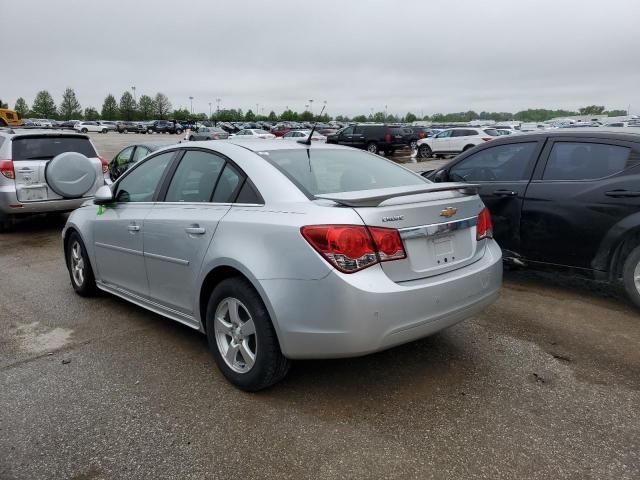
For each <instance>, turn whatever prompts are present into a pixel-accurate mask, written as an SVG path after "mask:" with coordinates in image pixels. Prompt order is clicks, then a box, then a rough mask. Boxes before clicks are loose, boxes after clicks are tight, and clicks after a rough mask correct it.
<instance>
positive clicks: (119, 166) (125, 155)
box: [107, 140, 175, 184]
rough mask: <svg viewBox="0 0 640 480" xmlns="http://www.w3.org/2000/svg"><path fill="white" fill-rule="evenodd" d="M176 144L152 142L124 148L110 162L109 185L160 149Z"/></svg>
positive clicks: (167, 141)
mask: <svg viewBox="0 0 640 480" xmlns="http://www.w3.org/2000/svg"><path fill="white" fill-rule="evenodd" d="M174 144H175V142H172V141H170V140H166V141H162V140H160V141H157V142H153V141H152V142H145V143H138V144H135V145H129V146H128V147H125V148H123V149H122V150H120V151H119V152H118V153H117V154H116V155H115V156H114V157H113V158H112V159H111V161H110V162H109V181H107V183H108V184H109V183H111V182H115V181H116V180H117V179H118V178H120V176H121V175H122V174H123V173H124V172H126V171H127V170H128V169H129V168H130V167H131V166H132V165H134V164H136V163H138V162H139V161H140V160H142V159H143V158H145V157H146V156H147V155H149V154H150V153H151V152H155V151H156V150H159V149H160V148H164V147H167V146H169V145H174Z"/></svg>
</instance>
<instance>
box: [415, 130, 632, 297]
mask: <svg viewBox="0 0 640 480" xmlns="http://www.w3.org/2000/svg"><path fill="white" fill-rule="evenodd" d="M425 176H426V177H427V178H428V179H430V180H433V181H436V182H444V181H454V182H470V183H474V184H478V185H479V186H480V187H479V189H480V196H481V197H482V200H483V201H484V203H485V204H486V206H487V207H488V208H489V210H490V211H491V215H492V218H493V225H494V236H495V238H496V240H497V241H498V243H499V244H500V246H501V247H502V249H503V253H504V257H505V261H507V262H510V263H513V264H516V265H519V266H532V267H538V268H541V267H545V268H547V267H550V268H561V269H565V270H566V269H569V270H570V271H572V272H576V273H582V274H586V275H588V276H590V277H592V278H595V279H598V280H605V281H608V282H611V283H613V284H621V285H623V286H624V289H625V290H626V292H627V294H628V296H629V298H630V299H631V300H632V301H633V302H634V303H635V304H636V305H638V306H640V134H637V133H636V134H634V133H629V132H628V130H627V129H625V130H622V129H620V130H619V131H615V130H606V129H589V130H585V131H578V130H553V131H544V132H539V133H530V134H522V135H510V136H505V137H499V138H497V139H496V140H493V141H491V142H489V143H486V144H482V145H479V146H477V147H475V148H473V149H471V150H468V151H466V152H464V153H462V154H461V155H459V156H458V157H456V158H455V159H454V160H453V161H452V162H450V163H448V164H447V165H446V166H444V167H442V168H439V169H437V170H434V171H432V172H429V173H428V174H425Z"/></svg>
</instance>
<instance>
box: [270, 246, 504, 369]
mask: <svg viewBox="0 0 640 480" xmlns="http://www.w3.org/2000/svg"><path fill="white" fill-rule="evenodd" d="M260 285H261V287H262V288H263V290H264V293H265V295H266V297H267V299H268V303H269V305H270V309H271V313H272V315H273V317H274V320H275V324H276V329H277V330H278V338H279V340H280V346H281V348H282V351H283V353H284V355H285V356H287V357H289V358H338V357H350V356H358V355H364V354H367V353H372V352H376V351H379V350H384V349H387V348H390V347H393V346H395V345H400V344H403V343H407V342H411V341H413V340H417V339H420V338H423V337H426V336H428V335H431V334H433V333H435V332H438V331H440V330H442V329H445V328H447V327H450V326H451V325H454V324H456V323H458V322H460V321H462V320H465V319H466V318H469V317H471V316H473V315H475V314H477V313H479V312H481V311H482V310H484V309H485V308H486V307H487V306H488V305H490V304H491V303H493V302H494V301H495V300H496V299H497V298H498V295H499V292H500V288H501V286H502V252H501V251H500V247H498V245H497V244H496V243H495V242H494V241H490V242H488V243H487V246H486V250H485V254H484V256H483V257H482V259H480V260H478V261H477V262H475V263H473V264H471V265H468V266H466V267H463V268H461V269H458V270H455V271H453V272H448V273H445V274H442V275H437V276H434V277H431V278H427V279H422V280H416V281H411V282H404V283H395V282H393V281H391V280H390V279H389V278H388V277H387V276H386V275H385V273H384V272H383V271H382V269H381V268H380V266H379V265H376V266H374V267H370V268H368V269H366V270H363V271H361V272H358V273H356V274H351V275H346V274H341V273H338V272H336V271H333V272H332V273H330V274H329V275H327V276H326V277H325V278H323V279H321V280H311V281H305V280H280V279H279V280H262V281H260Z"/></svg>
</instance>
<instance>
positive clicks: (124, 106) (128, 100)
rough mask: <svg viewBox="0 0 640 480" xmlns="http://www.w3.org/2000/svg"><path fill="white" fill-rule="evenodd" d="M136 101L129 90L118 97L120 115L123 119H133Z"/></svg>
mask: <svg viewBox="0 0 640 480" xmlns="http://www.w3.org/2000/svg"><path fill="white" fill-rule="evenodd" d="M136 110H137V108H136V101H135V100H134V99H133V95H131V93H130V92H129V91H126V92H124V93H123V94H122V96H121V97H120V116H121V117H122V119H123V120H134V119H135V117H136Z"/></svg>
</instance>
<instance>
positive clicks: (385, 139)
mask: <svg viewBox="0 0 640 480" xmlns="http://www.w3.org/2000/svg"><path fill="white" fill-rule="evenodd" d="M384 141H385V143H391V134H390V133H387V134H386V135H385V136H384Z"/></svg>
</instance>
